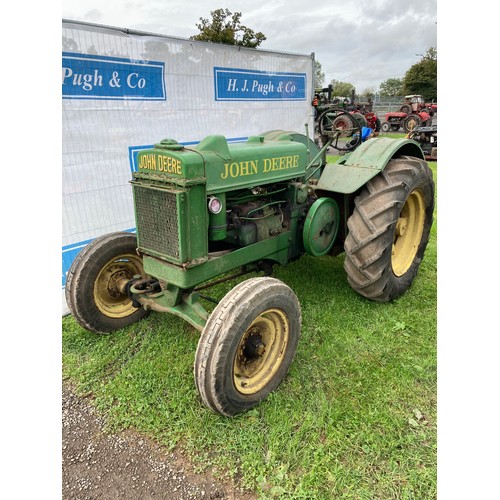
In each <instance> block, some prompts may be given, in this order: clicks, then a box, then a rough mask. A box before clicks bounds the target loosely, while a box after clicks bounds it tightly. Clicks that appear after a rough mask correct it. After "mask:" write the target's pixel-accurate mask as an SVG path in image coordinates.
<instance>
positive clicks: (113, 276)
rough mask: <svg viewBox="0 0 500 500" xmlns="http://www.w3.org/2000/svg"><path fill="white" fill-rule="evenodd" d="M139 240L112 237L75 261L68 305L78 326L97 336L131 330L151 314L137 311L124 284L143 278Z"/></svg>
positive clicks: (95, 242)
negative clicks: (119, 330) (128, 328)
mask: <svg viewBox="0 0 500 500" xmlns="http://www.w3.org/2000/svg"><path fill="white" fill-rule="evenodd" d="M136 248H137V240H136V236H135V235H134V234H131V233H110V234H106V235H104V236H100V237H98V238H96V239H95V240H93V241H92V242H91V243H89V244H88V245H87V246H86V247H85V248H84V249H83V250H82V251H81V252H80V253H79V254H78V255H77V256H76V258H75V260H74V261H73V264H72V265H71V267H70V270H69V272H68V277H67V280H66V289H65V294H66V302H67V304H68V307H69V310H70V312H71V314H72V315H73V316H74V318H75V319H76V321H77V322H78V324H80V325H81V326H82V327H83V328H85V329H86V330H90V331H92V332H95V333H109V332H112V331H114V330H117V329H119V328H123V327H125V326H129V325H131V324H132V323H135V322H136V321H139V320H140V319H142V318H143V317H144V316H146V315H147V314H148V312H149V311H146V310H145V309H143V308H142V307H140V308H137V307H134V305H133V303H132V300H131V299H130V298H129V297H128V295H127V294H126V293H124V291H123V284H124V283H125V282H127V281H128V280H130V279H132V277H133V276H134V275H142V276H144V269H143V266H142V259H141V258H140V257H139V256H138V255H137V253H136Z"/></svg>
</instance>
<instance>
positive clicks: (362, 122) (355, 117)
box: [352, 113, 368, 128]
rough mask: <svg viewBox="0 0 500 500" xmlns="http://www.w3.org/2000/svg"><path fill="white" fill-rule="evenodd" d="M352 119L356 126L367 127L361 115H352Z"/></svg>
mask: <svg viewBox="0 0 500 500" xmlns="http://www.w3.org/2000/svg"><path fill="white" fill-rule="evenodd" d="M352 117H353V118H354V119H355V120H356V121H357V122H358V125H359V126H360V127H361V128H362V127H368V122H367V121H366V118H365V116H364V115H363V114H362V113H353V114H352Z"/></svg>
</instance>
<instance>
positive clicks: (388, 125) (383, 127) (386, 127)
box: [380, 122, 391, 132]
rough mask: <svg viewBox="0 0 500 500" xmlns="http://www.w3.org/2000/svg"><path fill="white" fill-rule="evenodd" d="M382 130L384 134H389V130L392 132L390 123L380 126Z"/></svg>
mask: <svg viewBox="0 0 500 500" xmlns="http://www.w3.org/2000/svg"><path fill="white" fill-rule="evenodd" d="M380 130H382V132H389V130H391V124H390V123H389V122H383V123H382V125H381V126H380Z"/></svg>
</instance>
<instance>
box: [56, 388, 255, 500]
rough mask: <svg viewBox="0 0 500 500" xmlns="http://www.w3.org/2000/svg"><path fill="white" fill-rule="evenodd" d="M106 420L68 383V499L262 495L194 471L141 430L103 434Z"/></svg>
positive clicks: (246, 499)
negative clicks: (140, 432)
mask: <svg viewBox="0 0 500 500" xmlns="http://www.w3.org/2000/svg"><path fill="white" fill-rule="evenodd" d="M103 424H104V420H103V418H102V417H101V416H99V415H98V414H97V412H96V411H95V410H94V408H93V407H92V406H91V405H90V403H89V402H88V401H87V400H85V399H82V398H79V397H78V396H76V395H75V394H74V393H73V392H72V391H71V389H70V387H68V386H67V385H64V386H63V395H62V498H63V499H64V500H97V499H105V500H115V499H116V500H118V499H120V500H137V499H139V498H140V499H141V500H148V499H175V500H192V499H204V500H207V499H226V500H254V499H256V498H257V497H256V495H253V494H251V493H245V492H241V491H238V489H236V488H235V487H234V486H233V485H232V484H226V483H221V482H218V481H216V480H215V479H214V478H213V477H211V476H209V475H197V474H195V473H193V472H192V468H191V467H190V465H189V462H188V461H187V460H186V459H183V458H182V457H181V456H180V455H178V454H174V453H170V452H167V451H165V449H163V448H162V447H161V446H159V445H158V444H156V443H154V442H153V441H151V440H149V439H147V438H145V437H143V436H140V435H138V434H136V433H133V432H123V433H119V434H107V433H104V432H103V430H102V429H103Z"/></svg>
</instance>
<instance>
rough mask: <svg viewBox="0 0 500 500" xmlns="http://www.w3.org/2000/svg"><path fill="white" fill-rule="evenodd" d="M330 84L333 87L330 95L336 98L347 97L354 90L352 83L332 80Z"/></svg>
mask: <svg viewBox="0 0 500 500" xmlns="http://www.w3.org/2000/svg"><path fill="white" fill-rule="evenodd" d="M330 83H331V84H332V85H333V91H332V94H333V95H336V96H344V97H349V96H350V95H351V92H352V91H353V90H354V85H353V84H352V83H347V82H339V81H338V80H332V81H331V82H330Z"/></svg>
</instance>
